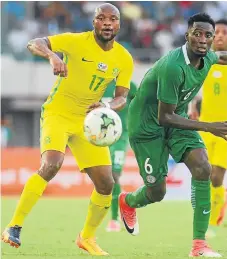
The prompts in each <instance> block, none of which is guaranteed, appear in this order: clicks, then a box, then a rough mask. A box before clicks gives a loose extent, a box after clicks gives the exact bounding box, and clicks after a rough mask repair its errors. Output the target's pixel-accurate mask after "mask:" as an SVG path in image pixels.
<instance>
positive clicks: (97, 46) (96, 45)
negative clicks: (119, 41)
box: [91, 31, 116, 53]
mask: <svg viewBox="0 0 227 259" xmlns="http://www.w3.org/2000/svg"><path fill="white" fill-rule="evenodd" d="M91 34H92V36H91V37H92V41H93V42H94V46H95V48H96V49H97V50H98V51H101V52H102V53H103V52H105V53H112V51H113V50H114V49H115V46H116V42H115V41H114V44H113V48H112V49H111V50H108V51H105V50H103V49H102V48H101V47H100V46H99V44H98V43H97V42H96V40H95V36H94V31H92V32H91Z"/></svg>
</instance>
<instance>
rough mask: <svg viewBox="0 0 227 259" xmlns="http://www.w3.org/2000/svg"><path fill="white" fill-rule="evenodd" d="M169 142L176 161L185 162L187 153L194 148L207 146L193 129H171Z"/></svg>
mask: <svg viewBox="0 0 227 259" xmlns="http://www.w3.org/2000/svg"><path fill="white" fill-rule="evenodd" d="M167 143H168V148H169V152H170V154H171V156H172V157H173V159H174V160H175V162H177V163H179V162H183V160H184V158H185V155H186V154H187V153H188V152H190V151H191V150H193V149H198V148H204V149H205V148H206V147H205V144H204V142H203V140H202V137H201V136H200V135H199V133H198V132H196V131H193V130H182V129H169V130H168V132H167Z"/></svg>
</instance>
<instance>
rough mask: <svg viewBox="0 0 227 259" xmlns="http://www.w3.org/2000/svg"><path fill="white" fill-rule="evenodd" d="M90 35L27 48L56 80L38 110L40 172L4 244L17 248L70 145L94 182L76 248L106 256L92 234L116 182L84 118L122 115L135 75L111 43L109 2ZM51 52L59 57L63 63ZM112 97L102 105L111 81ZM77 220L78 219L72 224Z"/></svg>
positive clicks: (115, 18) (116, 17)
mask: <svg viewBox="0 0 227 259" xmlns="http://www.w3.org/2000/svg"><path fill="white" fill-rule="evenodd" d="M93 25H94V31H88V32H83V33H63V34H59V35H55V36H49V37H47V38H42V39H40V38H39V39H34V40H31V41H30V42H29V43H28V49H29V50H30V51H31V52H32V53H33V54H34V55H38V56H41V57H44V58H46V59H48V60H49V62H50V64H51V66H52V68H53V72H54V74H55V75H58V79H57V81H56V83H55V84H54V86H53V89H52V91H51V93H50V95H49V97H48V99H47V101H46V102H45V103H44V105H43V106H42V114H41V136H40V145H41V154H42V162H41V167H40V168H39V169H38V171H37V172H36V173H35V174H33V175H32V176H31V178H30V179H29V180H28V181H27V183H26V184H25V187H24V190H23V192H22V195H21V198H20V200H19V203H18V205H17V208H16V210H15V213H14V215H13V218H12V220H11V221H10V223H9V224H8V226H7V228H6V229H5V231H4V232H3V234H2V239H3V241H4V242H6V243H9V244H10V245H11V246H15V247H19V246H20V245H21V241H20V231H21V227H22V225H23V223H24V219H25V217H26V216H27V214H28V213H29V212H30V211H31V209H32V207H33V206H34V205H35V204H36V202H37V201H38V199H39V198H40V197H41V196H42V194H43V191H44V190H45V188H46V186H47V184H48V182H49V181H50V180H51V179H52V178H53V177H54V176H55V175H56V174H57V172H58V171H59V169H60V168H61V165H62V163H63V160H64V154H65V148H66V146H67V145H68V146H69V147H70V149H71V151H72V154H73V155H74V157H75V159H76V161H77V164H78V166H79V168H80V170H81V171H82V170H83V171H85V172H86V173H87V174H88V175H89V177H90V178H91V180H92V181H93V183H94V186H95V188H94V190H93V192H92V194H91V198H90V204H89V208H88V214H87V218H86V220H85V224H84V227H83V229H82V231H81V232H80V234H79V236H78V238H77V241H76V243H77V245H78V246H79V247H80V248H82V249H84V250H86V251H87V252H88V253H90V254H91V255H107V253H106V252H105V251H103V250H102V249H101V248H100V247H99V246H98V245H97V244H96V242H95V232H96V229H97V227H98V226H99V225H100V224H101V222H102V220H103V218H104V217H105V215H106V214H107V212H108V209H109V207H110V205H111V198H112V195H111V193H112V189H113V184H114V180H113V177H112V168H111V158H110V153H109V148H108V147H97V146H94V145H92V144H90V143H89V142H88V141H87V140H86V139H85V137H84V133H83V121H84V118H85V116H86V113H87V112H89V111H91V110H92V109H94V108H97V107H105V106H106V107H109V108H110V109H113V110H120V109H121V108H123V107H124V106H125V104H126V97H127V94H128V91H129V88H130V80H131V76H132V72H133V60H132V57H131V55H130V54H129V53H128V51H127V50H126V49H125V48H124V47H122V46H121V45H120V44H119V43H117V42H116V41H115V36H116V35H117V33H118V31H119V29H120V13H119V10H118V9H117V8H116V7H115V6H113V5H111V4H108V3H105V4H102V5H100V6H99V7H98V8H97V9H96V10H95V16H94V21H93ZM54 52H62V53H63V54H64V60H63V61H62V60H61V59H60V58H59V57H58V56H57V55H56V54H55V53H54ZM113 80H115V81H116V90H115V97H114V99H113V100H112V101H110V102H109V103H101V102H100V100H101V98H102V96H103V94H104V92H105V90H106V88H107V87H108V85H109V84H110V83H111V82H112V81H113ZM75 220H76V219H75Z"/></svg>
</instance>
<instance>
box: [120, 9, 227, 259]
mask: <svg viewBox="0 0 227 259" xmlns="http://www.w3.org/2000/svg"><path fill="white" fill-rule="evenodd" d="M214 30H215V23H214V21H213V20H212V19H211V17H210V16H209V15H207V14H202V13H199V14H196V15H194V16H192V17H190V19H189V20H188V30H187V32H186V34H185V38H186V44H185V45H184V46H182V47H180V48H177V49H174V50H172V51H170V52H169V53H168V54H167V55H166V56H164V57H162V58H161V59H160V60H158V61H157V62H156V63H155V64H154V66H153V67H152V69H150V70H149V71H148V72H147V73H146V74H145V76H144V78H143V80H142V82H141V85H140V87H139V89H138V92H137V94H136V97H135V98H134V99H133V100H132V102H131V104H130V106H129V115H128V116H129V118H128V119H129V121H128V128H129V141H130V144H131V147H132V149H133V151H134V153H135V156H136V159H137V162H138V165H139V169H140V174H141V176H142V178H143V180H144V184H145V185H144V186H142V187H141V188H140V189H138V190H136V191H135V192H132V193H121V194H120V196H119V206H120V212H121V217H122V220H123V222H124V225H125V227H126V229H127V231H128V232H129V233H131V234H133V235H136V234H138V233H139V224H138V220H137V216H136V208H140V207H144V206H146V205H148V204H151V203H154V202H159V201H161V200H162V199H163V198H164V196H165V193H166V180H165V178H166V176H167V160H168V157H169V154H171V156H172V157H173V158H174V160H175V161H176V162H177V163H179V162H183V163H185V165H186V166H187V167H188V169H189V170H190V172H191V174H192V181H191V190H192V192H191V203H192V207H193V210H194V216H193V243H192V249H191V252H190V256H192V257H194V256H204V257H221V255H220V254H219V253H217V252H214V251H213V250H212V249H211V248H209V247H208V245H207V244H206V241H205V233H206V231H207V228H208V223H209V217H210V209H211V204H210V173H211V166H210V164H209V162H208V158H207V153H206V150H205V145H204V143H203V141H202V139H201V137H200V135H199V134H198V133H197V131H206V132H210V133H212V134H214V135H216V136H219V137H222V138H224V139H227V136H226V135H227V123H226V122H210V123H208V122H200V121H193V120H190V119H188V116H187V114H186V110H187V106H188V103H189V102H190V101H191V100H192V99H193V97H194V96H195V95H196V94H197V93H198V91H199V89H200V88H201V86H202V84H203V81H204V80H205V78H206V76H207V74H208V71H209V69H210V68H211V66H212V65H213V64H215V63H219V64H222V65H227V57H226V56H225V53H221V55H220V56H219V57H218V56H217V54H215V53H214V52H212V51H210V47H211V44H212V42H213V40H214ZM211 105H212V104H211Z"/></svg>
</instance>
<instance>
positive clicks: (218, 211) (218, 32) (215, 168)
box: [193, 19, 227, 237]
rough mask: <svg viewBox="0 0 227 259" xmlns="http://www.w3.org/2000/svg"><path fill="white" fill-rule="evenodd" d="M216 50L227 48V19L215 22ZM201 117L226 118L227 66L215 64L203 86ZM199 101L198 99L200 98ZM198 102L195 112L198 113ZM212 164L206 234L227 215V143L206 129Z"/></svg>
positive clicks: (214, 233)
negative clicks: (226, 180) (226, 178)
mask: <svg viewBox="0 0 227 259" xmlns="http://www.w3.org/2000/svg"><path fill="white" fill-rule="evenodd" d="M213 50H214V51H216V52H218V51H222V52H223V51H227V20H225V19H222V20H219V21H217V22H216V25H215V39H214V41H213ZM202 93H203V94H202V105H201V113H200V120H201V121H207V122H215V121H227V66H222V65H213V66H212V67H211V69H210V71H209V74H208V76H207V78H206V80H205V81H204V84H203V89H202ZM197 100H198V98H197ZM195 104H196V103H194V105H193V111H194V114H198V113H197V111H196V109H195V108H196V107H195ZM201 136H202V138H203V140H204V142H205V144H206V147H207V151H208V157H209V160H210V163H211V165H212V174H211V183H212V184H211V215H210V223H209V229H208V231H207V237H213V236H215V235H216V229H217V226H218V225H220V224H221V222H222V221H223V217H224V206H226V205H225V202H226V201H225V197H226V196H225V187H224V186H223V179H224V175H225V172H226V169H227V142H226V141H225V140H224V139H222V138H219V137H216V136H214V135H212V134H210V133H207V132H201Z"/></svg>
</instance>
